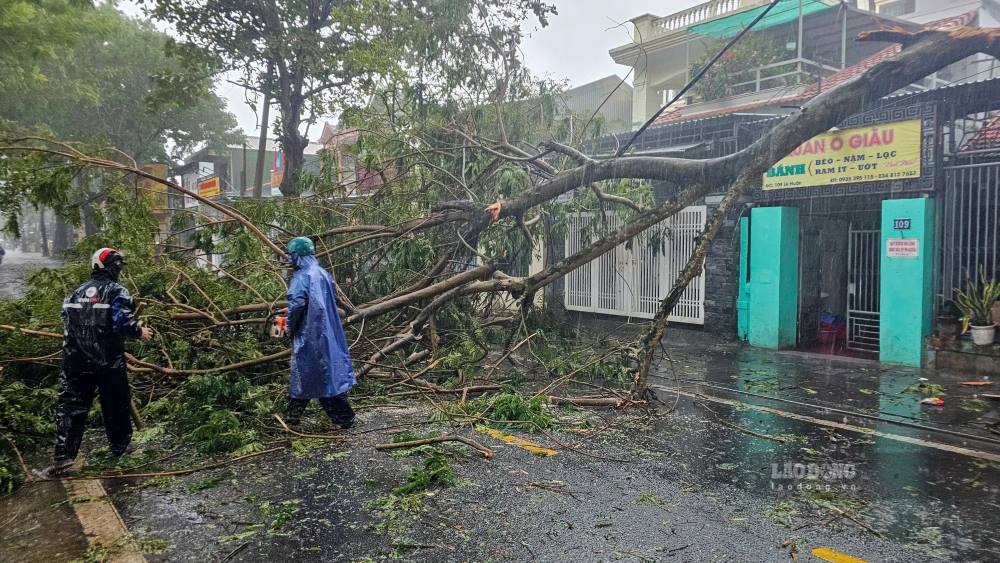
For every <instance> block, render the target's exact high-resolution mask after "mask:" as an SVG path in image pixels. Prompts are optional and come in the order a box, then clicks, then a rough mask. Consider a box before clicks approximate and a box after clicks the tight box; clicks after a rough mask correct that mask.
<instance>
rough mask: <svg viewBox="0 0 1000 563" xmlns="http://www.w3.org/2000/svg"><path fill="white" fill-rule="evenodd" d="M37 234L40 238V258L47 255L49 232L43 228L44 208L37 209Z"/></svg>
mask: <svg viewBox="0 0 1000 563" xmlns="http://www.w3.org/2000/svg"><path fill="white" fill-rule="evenodd" d="M38 233H39V234H40V235H41V237H42V256H48V255H49V231H48V229H47V228H46V227H45V208H44V207H39V208H38Z"/></svg>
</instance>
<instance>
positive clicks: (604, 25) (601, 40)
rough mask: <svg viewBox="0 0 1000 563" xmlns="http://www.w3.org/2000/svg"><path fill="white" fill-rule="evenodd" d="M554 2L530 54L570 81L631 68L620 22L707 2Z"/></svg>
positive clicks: (540, 69) (313, 132)
mask: <svg viewBox="0 0 1000 563" xmlns="http://www.w3.org/2000/svg"><path fill="white" fill-rule="evenodd" d="M548 1H549V2H552V3H553V4H555V5H556V8H557V9H558V11H559V14H558V15H557V16H555V17H553V18H551V19H550V21H549V26H548V27H546V28H539V27H538V25H537V23H536V22H530V23H527V22H526V24H525V26H524V31H525V34H526V35H527V37H526V38H525V42H524V45H523V49H524V59H525V62H526V64H527V65H528V68H530V69H531V70H532V71H534V72H535V73H536V74H538V75H540V76H546V77H549V78H554V79H565V80H568V81H569V84H570V85H571V86H579V85H580V84H586V83H587V82H590V81H592V80H597V79H598V78H603V77H605V76H608V75H610V74H617V75H619V76H622V77H624V75H625V73H627V72H628V71H629V68H628V67H623V66H619V65H617V64H615V62H614V61H612V60H611V57H610V56H609V55H608V50H609V49H611V48H613V47H617V46H618V45H623V44H625V43H627V42H628V41H630V38H629V33H630V32H631V30H632V26H631V24H626V25H619V24H623V23H625V22H627V21H628V20H629V19H631V18H634V17H636V16H639V15H641V14H645V13H651V14H656V15H658V16H664V15H668V14H671V13H673V12H676V11H678V10H681V9H684V8H687V7H689V6H694V5H696V4H700V3H701V2H700V1H699V0H548ZM119 7H120V8H121V9H122V10H123V11H124V12H125V13H127V14H130V15H139V14H140V11H139V10H138V9H136V7H135V5H134V3H133V2H130V1H128V0H125V1H123V2H120V3H119ZM631 82H632V80H631V77H629V83H631ZM217 91H218V92H219V94H220V95H222V96H223V97H224V98H225V99H226V101H227V103H228V104H229V110H230V111H231V112H233V113H234V114H235V115H236V117H237V119H238V120H239V123H240V127H242V128H243V130H244V131H246V132H247V134H249V135H255V134H258V129H257V120H256V116H255V114H254V112H253V109H252V108H250V107H249V106H247V104H246V102H245V101H244V96H243V91H242V89H241V88H239V87H238V86H234V85H232V84H228V83H220V84H219V85H218V87H217ZM321 131H322V125H319V126H316V127H313V128H312V129H310V130H309V137H310V138H312V139H316V138H318V137H319V134H320V132H321Z"/></svg>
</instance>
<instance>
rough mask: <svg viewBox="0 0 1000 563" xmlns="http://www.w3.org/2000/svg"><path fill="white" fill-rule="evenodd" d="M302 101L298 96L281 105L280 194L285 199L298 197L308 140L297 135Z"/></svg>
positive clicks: (299, 134)
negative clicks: (281, 155) (281, 154)
mask: <svg viewBox="0 0 1000 563" xmlns="http://www.w3.org/2000/svg"><path fill="white" fill-rule="evenodd" d="M302 104H303V101H302V100H301V99H299V97H298V96H291V99H290V100H287V101H283V102H282V104H281V138H280V141H281V150H282V153H283V158H282V166H283V170H282V176H281V194H282V195H284V196H285V197H296V196H298V195H299V182H298V179H299V176H300V175H301V174H302V166H303V165H304V164H305V149H306V146H307V145H308V144H309V139H307V138H305V137H304V136H303V135H302V134H301V133H299V123H300V122H301V120H302Z"/></svg>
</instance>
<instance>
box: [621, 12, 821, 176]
mask: <svg viewBox="0 0 1000 563" xmlns="http://www.w3.org/2000/svg"><path fill="white" fill-rule="evenodd" d="M781 1H782V0H771V3H770V4H768V5H767V7H766V8H764V10H763V11H762V12H761V13H759V14H757V17H755V18H754V19H753V21H751V22H750V23H749V24H747V26H746V27H744V28H743V29H742V30H741V31H740V32H739V33H738V34H736V36H735V37H733V38H732V39H730V40H729V42H728V43H726V45H725V47H723V48H722V49H721V50H720V51H719V52H718V53H716V54H715V56H714V57H712V60H710V61H709V62H708V64H707V65H705V66H704V67H702V69H701V70H699V71H698V74H696V75H695V77H694V78H692V79H691V80H689V81H688V83H687V84H685V85H684V87H683V88H681V90H680V92H678V93H677V94H675V95H674V97H673V99H671V100H670V101H669V102H667V104H666V105H665V106H663V107H661V108H660V109H659V110H658V111H657V112H656V113H654V114H653V116H652V117H650V118H649V119H647V120H646V123H643V124H642V127H640V128H639V130H638V131H636V132H635V134H634V135H632V138H630V139H629V140H628V142H627V143H625V144H624V145H622V146H621V147H619V149H618V150H617V151H615V155H614V156H615V157H616V158H617V157H619V156H621V155H623V154H625V151H626V150H628V148H629V147H631V146H632V143H634V142H635V141H636V139H638V138H639V136H640V135H642V134H643V133H645V132H646V129H649V127H650V125H652V124H653V123H654V122H655V121H656V120H657V118H659V117H660V115H662V114H663V112H664V111H666V110H667V108H669V107H670V106H671V105H673V104H674V103H675V102H676V101H677V100H679V99H681V98H682V97H683V96H684V94H686V93H687V91H688V90H690V89H691V87H693V86H694V85H695V84H696V83H697V82H698V81H699V80H701V77H702V76H704V75H705V73H706V72H708V71H709V69H711V68H712V66H713V65H714V64H715V63H716V62H717V61H718V60H719V59H721V58H722V55H724V54H725V53H726V51H728V50H729V49H730V48H731V47H732V46H733V45H735V44H736V42H737V41H739V40H740V39H742V38H743V36H744V35H746V34H747V32H748V31H750V30H751V29H752V28H753V27H754V26H755V25H757V24H758V23H760V20H762V19H764V16H766V15H767V14H768V12H770V11H771V9H773V8H774V7H775V6H777V5H778V3H779V2H781ZM800 9H801V8H800Z"/></svg>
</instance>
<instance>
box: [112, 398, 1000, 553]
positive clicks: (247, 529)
mask: <svg viewBox="0 0 1000 563" xmlns="http://www.w3.org/2000/svg"><path fill="white" fill-rule="evenodd" d="M661 398H662V399H663V400H664V402H666V403H667V404H673V402H674V396H672V395H669V394H665V395H663V396H661ZM709 408H711V411H707V410H706V408H705V407H704V406H702V405H701V404H696V403H695V402H694V401H692V400H690V399H688V398H684V397H682V398H680V399H678V400H677V402H676V410H674V411H673V412H672V413H670V414H662V415H658V416H649V415H645V414H640V413H636V412H633V413H624V414H623V413H599V414H600V417H598V418H594V419H593V420H592V424H593V427H594V430H591V431H589V432H559V433H555V434H552V435H551V437H550V436H545V435H540V434H524V433H518V434H520V435H522V436H523V437H525V438H528V439H531V440H535V441H537V442H539V443H540V444H542V445H545V446H548V447H552V448H554V449H556V450H558V451H559V453H558V454H557V455H555V456H552V457H539V456H536V455H533V454H531V453H529V452H527V451H526V450H524V449H521V448H518V447H516V446H512V445H506V444H503V443H501V442H499V441H497V440H495V439H493V438H491V437H488V436H485V435H483V434H481V433H471V434H469V433H468V431H463V432H465V433H466V434H467V435H470V436H472V437H474V438H476V439H477V440H479V441H480V442H482V443H483V444H486V445H488V446H489V447H490V448H493V449H494V450H495V452H496V455H495V456H494V458H493V459H491V460H484V459H482V458H481V457H479V456H478V455H475V454H474V453H472V452H470V451H469V450H468V449H466V448H464V447H461V446H458V447H451V446H449V447H447V448H446V449H447V450H448V451H449V452H450V454H451V457H450V463H451V466H452V468H453V469H454V470H455V472H456V474H457V476H458V484H457V486H455V487H452V488H448V489H439V490H432V491H431V492H430V493H428V494H427V495H425V496H423V497H422V501H423V507H422V509H421V510H419V511H416V512H415V513H413V514H410V513H406V512H405V511H402V510H396V511H388V512H387V511H385V510H381V509H380V508H379V507H380V503H381V500H380V499H384V495H386V494H387V493H388V492H389V491H390V490H391V489H392V488H393V487H394V486H396V485H399V484H401V483H403V482H405V480H406V476H407V475H408V473H409V471H410V470H411V469H412V468H413V467H414V466H415V465H417V464H418V463H420V461H421V458H420V456H415V457H405V458H397V457H393V456H390V455H388V454H386V453H382V452H377V451H375V450H374V448H373V446H374V444H375V443H378V442H385V441H388V440H389V439H390V435H389V432H390V431H391V430H398V428H399V427H400V425H402V426H403V427H408V426H415V427H417V428H426V427H425V426H423V425H422V423H425V422H426V420H427V414H428V412H427V410H426V408H425V407H424V406H423V405H420V404H415V405H414V406H413V407H411V408H410V409H407V410H398V409H385V410H379V411H374V412H372V411H369V412H366V413H365V414H364V415H363V416H362V420H363V423H364V426H362V427H361V429H360V430H359V431H358V432H365V433H364V434H361V433H355V434H354V435H352V436H351V438H350V440H349V441H348V443H347V444H339V443H336V444H331V445H327V446H324V447H322V448H319V449H316V450H313V451H310V452H306V453H303V454H302V455H301V456H294V455H290V454H280V455H278V456H276V457H271V458H267V459H264V460H260V461H254V462H252V463H248V464H246V465H243V466H240V467H234V468H229V469H223V470H219V471H216V472H213V473H211V474H198V475H192V476H189V477H182V478H180V479H178V480H177V481H175V482H171V483H169V484H166V485H165V486H162V487H155V488H151V487H146V488H142V487H141V486H136V485H135V484H124V483H119V484H111V483H108V488H109V491H111V494H112V497H113V498H114V501H115V504H116V506H117V507H118V508H119V510H120V511H121V512H122V515H123V517H124V518H125V520H126V522H127V523H128V525H129V528H130V529H131V530H132V531H133V532H134V533H139V534H145V535H148V536H150V537H156V538H161V539H163V540H165V541H166V542H169V543H170V544H171V545H172V546H173V547H172V548H171V550H170V551H169V552H167V553H165V554H163V555H159V556H149V558H150V560H153V561H206V560H211V561H220V560H223V559H225V558H227V557H228V558H229V559H228V560H230V561H278V560H280V561H371V560H388V559H402V560H407V561H532V560H534V561H664V560H666V561H790V560H791V550H792V545H794V546H795V549H797V550H798V553H797V555H798V557H799V558H800V560H803V561H816V560H818V559H815V558H813V557H812V556H811V555H810V552H811V550H812V549H815V548H822V547H827V548H832V549H835V550H837V551H839V552H842V553H846V554H849V555H852V556H854V557H859V558H862V559H865V560H868V561H899V562H904V561H905V562H909V561H925V560H940V561H948V560H962V561H996V560H998V558H1000V539H998V538H997V537H996V534H995V530H996V529H997V528H998V524H1000V511H998V510H997V509H998V508H1000V502H998V501H1000V496H998V495H1000V471H998V468H1000V466H998V464H997V463H995V462H987V461H983V460H982V459H977V458H975V457H969V456H963V455H958V454H954V453H949V452H942V451H939V450H935V449H932V448H926V447H923V446H920V445H914V444H907V443H900V442H898V441H895V440H891V439H886V438H880V437H870V436H865V435H862V434H858V433H854V432H847V431H840V430H835V429H829V428H825V427H821V426H816V425H813V424H808V423H804V422H800V421H794V420H787V419H784V418H782V417H775V416H771V415H767V414H761V413H755V412H750V411H746V410H744V409H739V408H732V407H728V406H725V405H718V404H709ZM316 414H318V413H315V412H314V415H316ZM568 416H570V417H581V416H582V417H591V416H593V414H592V412H590V411H587V412H581V413H569V414H568ZM315 420H316V421H317V422H318V423H321V421H320V419H319V418H318V417H317V418H316V419H315ZM719 420H722V421H725V422H727V423H729V424H730V426H727V425H725V424H722V423H720V422H719ZM736 426H738V427H740V428H743V429H749V430H752V431H753V432H756V433H758V434H761V435H764V434H766V435H770V436H778V437H780V438H783V439H784V440H785V441H783V442H780V441H775V440H773V439H767V438H762V437H758V436H755V435H751V434H748V433H746V432H743V431H741V430H738V429H736ZM386 427H388V428H389V429H387V430H379V429H380V428H386ZM440 429H441V430H442V431H445V432H447V431H448V430H447V428H444V427H440ZM994 451H996V450H994ZM785 463H790V464H796V463H799V464H803V465H808V464H810V463H815V464H817V465H819V466H825V465H824V464H832V463H840V464H845V463H846V464H850V465H852V466H853V468H854V469H853V472H851V474H850V475H849V476H848V475H846V474H841V475H840V476H839V477H837V478H833V479H828V480H818V481H817V480H809V479H807V478H795V475H794V472H793V473H792V474H790V475H788V476H786V475H783V474H782V471H781V469H782V468H783V467H784V464H785ZM773 464H777V467H778V469H777V470H776V469H775V466H774V465H773ZM776 471H777V473H776ZM211 477H217V478H219V483H218V484H217V485H215V486H213V487H211V488H209V489H206V490H203V491H199V492H192V490H193V489H192V487H194V488H197V486H196V484H197V483H205V482H206V481H205V480H206V478H211ZM835 477H836V476H835ZM838 510H840V511H842V512H838ZM843 513H846V514H847V515H849V517H848V516H844V515H843ZM281 514H285V515H286V516H287V518H286V517H279V516H280V515H281ZM276 515H279V516H276ZM851 518H854V519H856V520H857V521H858V522H862V523H864V524H865V525H867V526H869V527H870V528H871V530H867V529H864V528H863V527H862V526H861V525H860V524H858V523H856V522H855V521H852V520H851ZM276 522H280V524H279V525H276V524H275V523H276ZM876 534H884V539H883V538H881V537H878V536H877V535H876ZM782 546H784V547H782Z"/></svg>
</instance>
